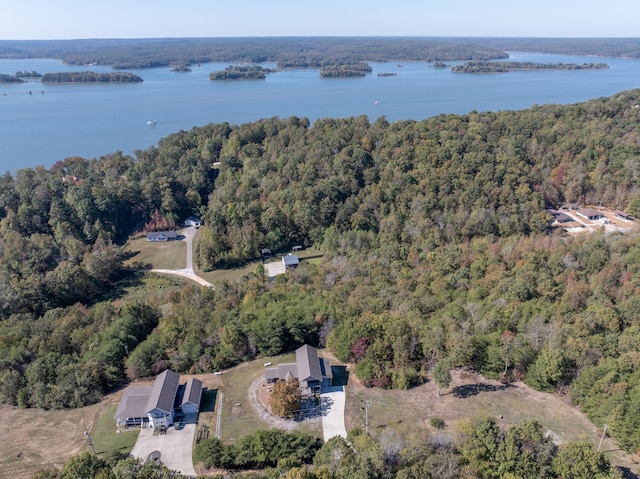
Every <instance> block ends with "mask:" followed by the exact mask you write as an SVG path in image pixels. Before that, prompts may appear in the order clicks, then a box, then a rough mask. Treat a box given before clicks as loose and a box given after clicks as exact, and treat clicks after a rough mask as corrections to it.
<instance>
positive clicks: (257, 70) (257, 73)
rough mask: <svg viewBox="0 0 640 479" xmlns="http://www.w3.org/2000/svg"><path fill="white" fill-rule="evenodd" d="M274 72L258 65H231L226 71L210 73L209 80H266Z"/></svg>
mask: <svg viewBox="0 0 640 479" xmlns="http://www.w3.org/2000/svg"><path fill="white" fill-rule="evenodd" d="M272 71H273V70H271V69H269V68H262V67H261V66H257V65H245V66H241V65H230V66H228V67H227V68H225V69H224V70H219V71H216V72H211V73H209V80H264V79H265V78H267V73H272Z"/></svg>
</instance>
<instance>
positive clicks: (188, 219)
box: [184, 216, 202, 223]
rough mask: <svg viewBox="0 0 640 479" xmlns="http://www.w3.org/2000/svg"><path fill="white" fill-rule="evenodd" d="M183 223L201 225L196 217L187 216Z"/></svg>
mask: <svg viewBox="0 0 640 479" xmlns="http://www.w3.org/2000/svg"><path fill="white" fill-rule="evenodd" d="M184 222H185V223H187V222H191V223H201V222H202V220H201V219H200V218H198V217H197V216H189V217H188V218H187V219H186V220H184Z"/></svg>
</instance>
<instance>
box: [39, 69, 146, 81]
mask: <svg viewBox="0 0 640 479" xmlns="http://www.w3.org/2000/svg"><path fill="white" fill-rule="evenodd" d="M40 81H41V82H42V83H138V82H142V81H143V80H142V78H140V77H139V76H138V75H135V74H133V73H127V72H109V73H96V72H90V71H86V72H59V73H45V74H44V75H42V78H41V80H40Z"/></svg>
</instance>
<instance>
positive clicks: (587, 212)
mask: <svg viewBox="0 0 640 479" xmlns="http://www.w3.org/2000/svg"><path fill="white" fill-rule="evenodd" d="M576 214H577V215H578V216H582V217H583V218H586V219H588V220H590V221H596V220H599V219H600V218H604V215H603V214H602V213H601V212H600V211H598V210H594V209H591V208H585V209H582V210H577V211H576Z"/></svg>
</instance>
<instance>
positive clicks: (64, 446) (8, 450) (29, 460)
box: [0, 393, 120, 479]
mask: <svg viewBox="0 0 640 479" xmlns="http://www.w3.org/2000/svg"><path fill="white" fill-rule="evenodd" d="M119 398H120V394H119V393H117V394H112V395H110V396H108V397H106V398H105V399H104V400H102V401H101V402H100V403H98V404H94V405H92V406H87V407H83V408H80V409H70V410H59V411H43V410H41V409H19V408H13V407H10V406H6V405H2V406H0V434H1V435H2V438H3V445H2V447H0V478H12V479H22V478H25V479H26V478H29V477H31V476H32V475H33V474H34V473H35V472H36V471H38V470H40V469H48V468H54V467H55V468H58V469H60V468H62V467H63V466H64V464H65V463H66V461H67V459H69V458H70V457H71V456H74V455H76V454H81V453H83V452H89V451H90V450H91V449H90V448H89V444H88V442H87V439H86V437H85V435H84V431H85V430H88V431H89V432H90V433H92V434H93V427H94V425H95V424H97V422H98V418H100V416H101V415H102V414H103V412H104V411H105V409H106V408H108V407H110V406H113V405H117V403H118V401H119ZM113 430H114V431H115V421H113ZM96 449H97V448H96Z"/></svg>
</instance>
